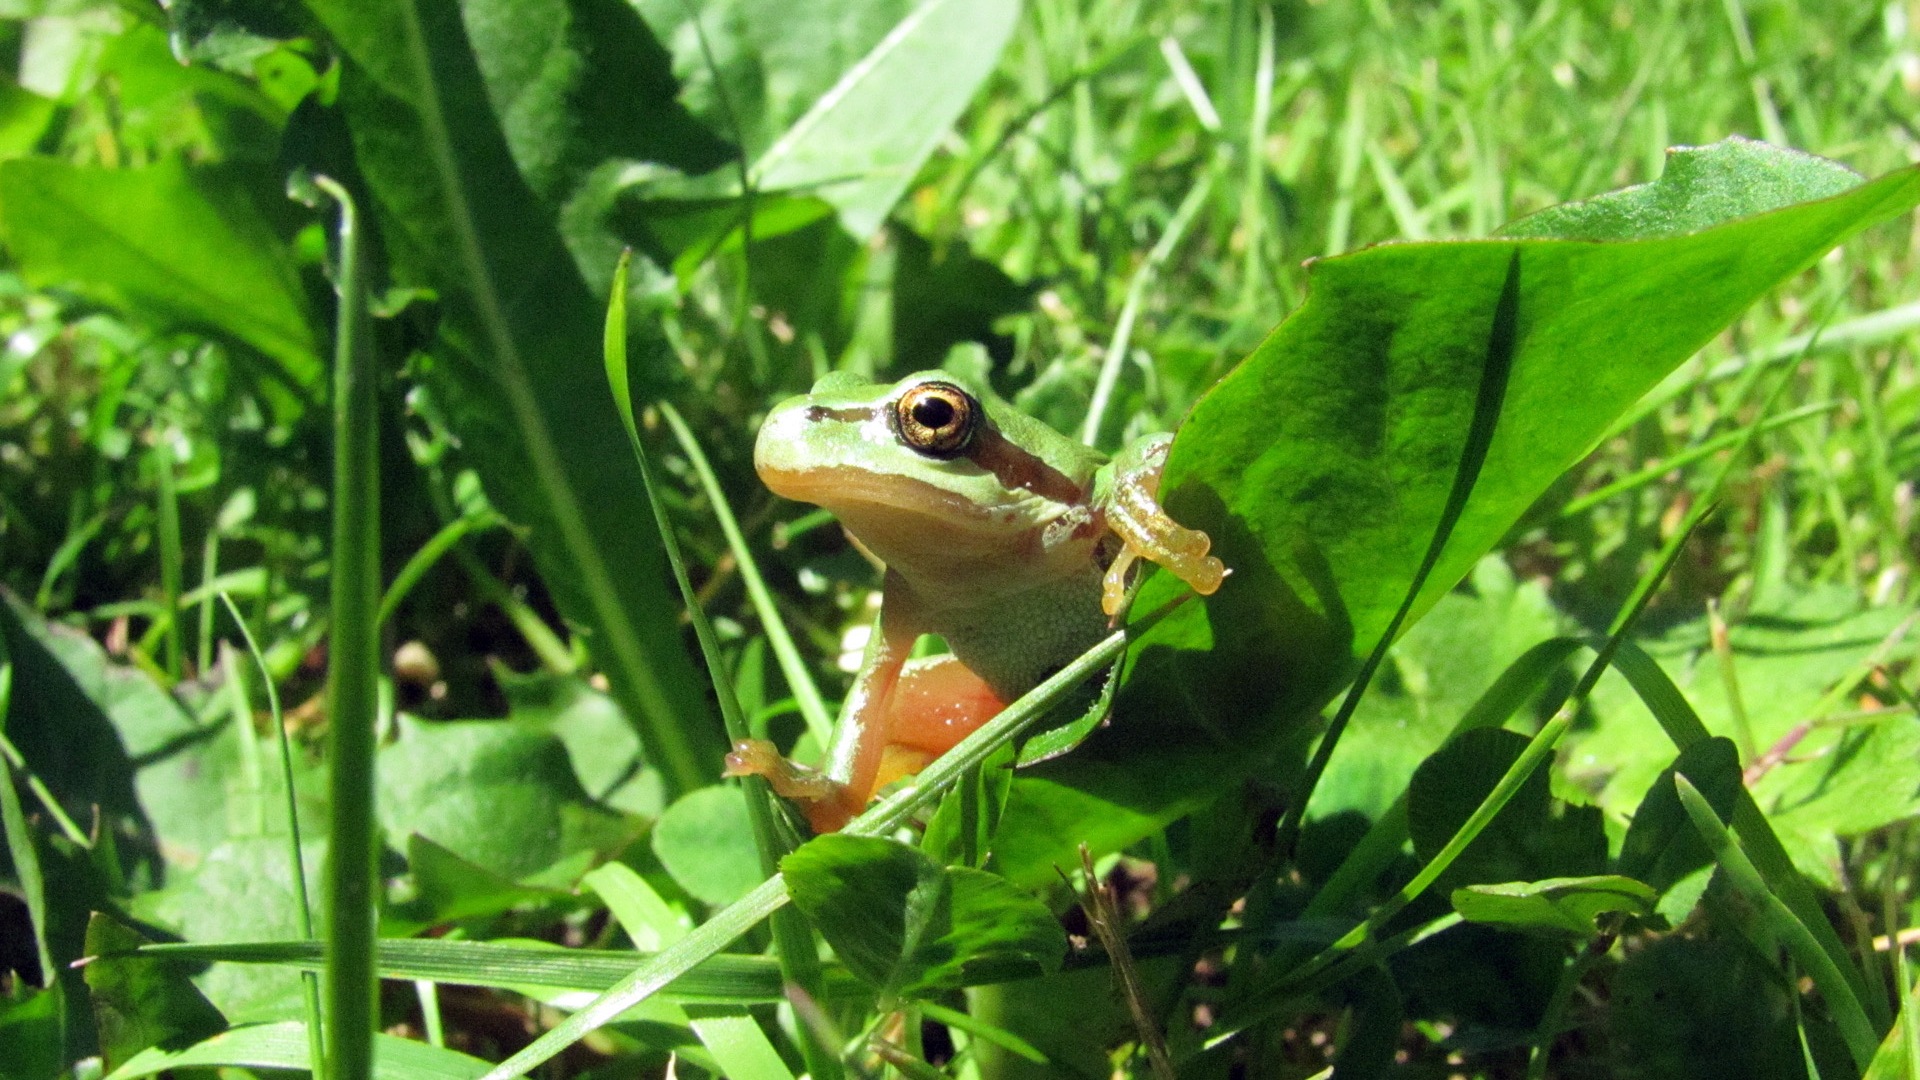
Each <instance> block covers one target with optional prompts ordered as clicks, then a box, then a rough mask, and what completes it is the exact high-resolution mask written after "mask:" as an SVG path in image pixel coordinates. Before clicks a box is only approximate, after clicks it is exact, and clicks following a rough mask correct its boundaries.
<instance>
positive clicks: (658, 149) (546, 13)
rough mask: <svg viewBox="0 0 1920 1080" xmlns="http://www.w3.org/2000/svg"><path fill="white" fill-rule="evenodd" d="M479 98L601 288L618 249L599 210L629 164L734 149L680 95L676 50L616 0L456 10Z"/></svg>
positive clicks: (686, 159) (729, 154)
mask: <svg viewBox="0 0 1920 1080" xmlns="http://www.w3.org/2000/svg"><path fill="white" fill-rule="evenodd" d="M461 15H462V18H463V19H464V21H465V24H466V27H467V32H468V35H469V37H470V38H471V40H472V43H473V51H474V59H475V60H476V61H477V62H478V63H479V65H480V71H481V74H482V76H483V77H484V78H485V80H486V90H487V97H488V99H489V100H490V101H491V102H492V104H493V109H494V113H495V115H497V116H498V117H499V118H500V126H501V132H502V134H503V135H504V136H505V137H506V140H507V146H508V148H509V149H511V150H512V152H513V159H514V162H515V163H516V164H517V165H518V166H519V169H520V174H521V176H522V177H524V178H525V179H526V182H527V185H528V186H529V187H531V188H532V189H533V192H534V194H535V195H536V196H538V197H539V198H540V199H541V201H542V202H543V203H545V204H546V205H547V206H549V207H554V208H561V207H564V210H562V212H561V215H560V218H559V221H560V225H561V229H562V231H563V233H564V234H565V236H566V240H567V245H568V247H569V249H570V250H571V251H572V252H573V256H574V259H575V261H576V262H578V263H579V266H580V271H581V274H582V275H583V276H584V277H585V278H586V280H587V281H589V282H591V283H592V284H593V287H594V288H595V290H596V291H598V290H603V289H604V288H605V286H606V285H607V283H608V282H609V280H610V279H611V275H612V272H613V264H614V262H615V260H616V259H618V257H619V254H620V244H619V242H618V241H617V240H615V239H614V238H613V237H612V236H611V235H610V234H609V233H608V231H607V227H606V221H605V218H606V212H607V209H608V208H609V206H610V205H611V203H612V201H613V199H614V197H615V194H616V193H617V191H618V189H619V186H620V178H621V177H623V176H625V175H626V174H627V173H628V172H629V171H630V170H632V169H634V168H635V163H638V162H646V163H651V164H652V167H655V168H665V169H670V170H674V171H677V172H682V173H688V174H694V173H703V172H707V171H709V170H712V169H715V168H717V167H719V166H722V165H725V164H727V163H729V162H731V161H732V160H733V159H734V153H733V148H732V147H731V146H730V145H728V144H727V143H726V142H725V141H724V140H722V139H721V138H719V137H718V136H716V135H715V134H714V133H713V132H712V131H710V130H708V128H707V127H706V126H705V125H703V124H702V123H701V122H700V121H699V120H697V119H695V118H694V117H693V116H692V115H691V114H689V113H688V111H687V110H686V108H685V106H683V105H682V104H681V103H680V101H679V100H678V93H679V89H680V87H679V82H678V81H677V80H676V79H675V78H674V76H673V58H672V56H671V55H670V54H669V53H668V52H667V51H666V49H665V48H663V47H662V46H661V44H660V43H659V42H658V41H657V40H655V39H654V36H653V32H652V30H650V29H649V28H648V26H647V24H646V22H645V21H644V20H643V19H642V18H641V17H640V14H639V12H637V11H636V10H634V8H633V6H632V5H630V4H628V3H625V2H624V0H483V2H474V3H466V4H464V5H462V7H461Z"/></svg>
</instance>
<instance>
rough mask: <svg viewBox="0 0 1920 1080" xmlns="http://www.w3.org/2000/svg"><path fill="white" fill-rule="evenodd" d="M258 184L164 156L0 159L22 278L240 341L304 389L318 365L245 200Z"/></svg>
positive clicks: (295, 302)
mask: <svg viewBox="0 0 1920 1080" xmlns="http://www.w3.org/2000/svg"><path fill="white" fill-rule="evenodd" d="M259 186H260V185H257V184H251V183H249V178H248V177H247V176H246V175H245V174H243V173H240V172H238V171H235V170H232V169H222V168H211V167H209V168H193V169H189V168H187V167H185V166H182V165H181V164H179V163H178V162H174V161H162V162H160V163H158V164H154V165H149V166H146V167H145V168H139V169H103V168H96V167H90V166H85V165H72V164H68V163H66V162H63V161H58V160H54V159H50V158H22V159H17V160H14V161H9V162H6V163H5V164H4V165H0V216H3V217H4V229H5V233H6V240H7V248H8V250H9V251H10V252H12V254H13V257H14V259H15V260H17V261H18V263H19V265H20V268H21V270H22V272H23V273H24V275H25V276H26V278H27V280H28V281H29V282H30V283H32V284H34V285H38V286H43V287H60V288H71V289H74V290H76V291H78V292H81V293H83V294H85V295H87V296H88V297H90V298H92V299H95V300H98V301H101V302H103V303H107V304H112V305H114V306H116V307H121V308H125V309H127V310H130V311H135V312H139V313H142V314H145V315H148V316H150V317H152V318H156V319H158V320H160V321H162V322H167V323H172V324H175V325H179V326H183V327H188V328H191V329H196V330H203V331H209V332H213V333H218V334H224V335H227V336H230V337H232V338H235V339H237V340H239V341H242V342H245V343H246V344H247V345H250V346H252V347H253V348H255V349H258V350H259V351H260V352H262V353H264V354H266V355H267V356H268V357H271V358H272V359H273V360H274V361H276V362H277V364H278V368H277V371H278V374H279V377H280V378H281V379H283V380H284V381H285V383H286V384H287V386H288V388H289V389H291V390H292V391H293V392H294V393H295V394H296V395H297V396H298V397H300V398H302V399H311V398H312V397H314V396H315V395H317V393H318V392H319V385H320V379H321V373H322V366H321V362H320V358H319V354H318V352H317V349H318V342H317V339H316V336H315V332H314V328H313V324H312V321H311V318H312V316H311V313H310V312H309V311H308V309H307V301H306V291H305V290H304V289H303V288H302V287H301V285H300V280H299V277H298V275H297V274H296V273H295V270H294V265H293V259H292V256H291V254H290V253H289V251H288V248H287V245H286V243H285V242H283V241H282V240H281V239H280V238H279V237H278V236H276V235H275V234H274V232H273V229H272V228H271V227H270V226H269V225H268V224H267V221H266V218H265V217H264V216H263V215H262V214H261V213H260V211H259V210H257V209H256V208H255V202H254V199H255V197H256V191H257V189H258V187H259Z"/></svg>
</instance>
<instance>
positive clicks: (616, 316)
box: [604, 251, 839, 1080]
mask: <svg viewBox="0 0 1920 1080" xmlns="http://www.w3.org/2000/svg"><path fill="white" fill-rule="evenodd" d="M632 259H633V254H632V252H630V251H629V252H624V253H622V255H621V256H620V263H619V265H618V267H616V269H615V270H614V274H613V288H612V294H611V296H610V298H609V300H608V302H607V324H606V336H605V346H604V351H605V362H606V369H607V385H608V386H609V388H611V390H612V391H613V396H614V407H615V408H616V409H618V410H619V413H620V423H621V426H623V427H624V428H626V432H627V441H628V442H629V443H630V444H631V445H632V448H633V456H634V460H635V461H636V462H637V463H638V464H639V466H640V483H641V486H642V487H644V488H645V489H646V494H647V503H648V505H649V506H651V507H652V508H653V520H654V523H655V524H656V525H657V526H658V528H659V530H660V543H661V545H662V546H663V547H664V548H665V549H666V553H667V564H668V566H670V567H671V568H672V570H673V581H674V584H675V585H677V586H679V589H680V599H681V603H682V604H684V605H685V606H686V609H687V617H688V619H689V620H690V621H691V622H692V623H693V633H694V638H695V639H696V640H697V641H698V642H699V643H700V656H701V658H702V659H703V660H705V661H706V664H707V674H708V677H709V678H710V679H711V680H712V682H713V692H714V696H715V697H716V698H717V699H718V700H719V703H720V716H721V719H722V720H723V721H724V722H725V724H726V728H727V738H728V740H729V741H730V742H739V741H741V740H744V739H747V738H749V737H750V736H751V732H750V731H749V730H748V729H747V718H746V716H745V715H744V714H743V713H742V712H741V710H740V699H739V698H738V696H736V695H735V693H734V682H733V679H732V678H731V677H730V676H729V675H728V672H727V664H726V658H725V657H723V656H722V655H721V653H720V642H719V639H718V638H717V637H715V635H714V632H713V623H712V622H711V621H710V620H709V619H708V618H707V613H706V609H705V608H703V607H702V606H701V605H700V594H699V593H698V592H696V591H695V590H694V588H693V581H692V579H690V578H689V577H688V576H687V563H686V559H685V557H684V556H682V554H681V552H680V541H679V539H678V538H677V537H676V536H675V535H674V531H673V522H671V521H669V520H668V519H667V508H666V504H664V503H662V502H661V501H660V495H659V489H658V487H657V486H656V485H655V483H654V480H653V466H652V465H651V464H650V463H649V461H648V458H647V448H646V445H645V444H644V443H642V442H641V441H640V429H639V426H638V425H637V424H636V423H635V422H634V418H633V396H632V390H631V387H630V384H629V382H628V379H627V268H628V266H629V265H630V263H631V262H632ZM718 502H719V500H716V504H717V503H718ZM713 764H714V766H715V767H716V768H717V767H718V765H719V764H720V763H719V762H714V763H713ZM746 789H747V821H748V823H749V825H750V826H751V827H752V829H753V840H754V846H755V848H757V849H758V850H759V852H760V865H761V869H762V871H763V872H765V873H766V874H767V876H768V877H769V879H772V880H778V878H779V874H778V870H779V865H780V857H781V856H782V855H785V854H786V852H787V847H786V844H785V843H784V842H783V841H782V839H781V837H780V834H779V832H778V831H776V830H775V828H774V815H775V814H777V813H779V812H780V811H779V810H778V808H777V807H776V806H775V805H774V796H773V792H772V790H771V789H770V788H768V787H767V784H766V781H764V780H759V779H753V780H749V781H746ZM777 912H778V906H777V905H776V907H774V908H772V909H769V910H768V912H767V914H769V915H773V917H774V922H773V935H774V941H775V944H776V945H777V946H778V949H779V953H780V964H781V970H782V971H783V972H784V973H785V975H786V977H787V978H788V980H789V981H791V982H792V983H794V985H796V986H797V987H799V988H800V989H801V990H802V991H803V992H804V993H806V994H808V995H810V996H814V997H817V996H819V993H820V966H819V951H818V949H819V947H818V946H817V945H816V944H815V942H814V939H813V932H812V931H811V930H810V929H809V928H808V926H807V924H806V922H805V921H804V920H802V919H800V918H799V917H798V916H796V915H792V914H790V913H789V914H785V915H782V914H777ZM735 1034H736V1035H737V1033H735ZM801 1049H802V1050H803V1051H804V1052H805V1053H806V1056H807V1064H808V1066H809V1071H811V1072H812V1073H813V1074H814V1076H815V1077H818V1078H820V1080H833V1078H835V1077H837V1076H838V1075H839V1067H838V1063H837V1061H836V1060H835V1058H834V1057H833V1055H832V1054H830V1053H828V1052H826V1051H824V1050H823V1049H822V1048H820V1047H817V1046H816V1045H815V1044H814V1043H812V1042H811V1041H808V1040H804V1039H803V1040H802V1046H801Z"/></svg>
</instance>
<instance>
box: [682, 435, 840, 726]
mask: <svg viewBox="0 0 1920 1080" xmlns="http://www.w3.org/2000/svg"><path fill="white" fill-rule="evenodd" d="M660 415H661V417H662V418H663V419H665V420H666V422H667V427H668V428H670V429H672V431H673V437H674V440H675V441H676V442H678V443H679V444H680V450H681V452H682V453H684V454H686V455H687V460H688V461H689V462H691V463H692V464H693V472H694V475H695V476H697V477H699V478H700V489H701V490H702V491H704V492H705V493H706V496H707V504H708V505H709V506H711V507H713V517H714V520H715V521H716V522H718V523H719V525H720V532H721V533H722V534H723V535H725V536H726V538H727V549H728V550H729V551H731V552H733V561H734V564H735V565H736V566H738V567H739V568H740V580H741V581H742V582H743V583H744V584H745V585H746V587H747V596H748V598H749V599H751V600H752V601H753V610H754V612H755V613H756V614H758V615H759V616H760V626H761V628H762V629H763V630H764V631H765V633H766V635H767V644H768V645H770V646H771V647H772V648H773V655H774V658H775V659H776V660H778V661H779V662H780V673H781V674H783V675H785V676H786V678H787V687H788V689H790V690H792V691H793V697H794V700H796V701H798V702H799V703H800V715H801V716H802V717H804V718H805V719H806V722H807V731H808V732H810V733H811V734H812V735H813V738H814V741H815V742H817V743H819V744H820V745H821V746H827V745H829V744H831V743H832V741H833V714H832V713H831V712H830V711H829V710H828V709H827V703H826V701H825V700H824V699H822V698H821V697H820V688H819V687H817V686H815V685H814V683H813V675H812V673H811V672H809V671H808V670H807V662H806V661H805V660H804V659H802V658H801V656H800V650H799V648H798V647H797V646H795V645H794V643H793V635H791V634H789V633H787V624H786V621H785V620H783V619H782V618H781V617H780V606H779V605H778V604H777V603H775V602H774V599H773V592H772V590H770V589H768V588H767V581H766V579H765V578H763V577H761V576H760V565H759V563H758V562H756V561H755V560H754V558H753V551H752V549H750V548H749V547H748V546H747V538H746V537H745V536H744V535H742V534H741V532H740V522H739V521H738V520H737V519H735V518H734V516H733V508H732V507H731V506H729V505H727V500H726V497H725V493H724V492H722V491H721V490H720V480H719V478H718V477H716V476H714V475H713V466H712V465H710V464H708V463H707V455H706V452H705V451H703V450H701V449H700V443H699V440H697V439H695V438H694V437H693V432H692V430H690V429H689V428H688V427H687V422H686V420H684V419H682V418H681V416H680V410H678V409H676V408H674V407H673V406H672V404H670V403H668V402H665V401H662V402H660Z"/></svg>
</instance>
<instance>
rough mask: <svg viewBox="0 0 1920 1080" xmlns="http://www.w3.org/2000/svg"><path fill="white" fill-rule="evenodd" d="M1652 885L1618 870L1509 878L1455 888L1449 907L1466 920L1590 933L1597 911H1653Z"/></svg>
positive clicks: (1535, 929) (1554, 931)
mask: <svg viewBox="0 0 1920 1080" xmlns="http://www.w3.org/2000/svg"><path fill="white" fill-rule="evenodd" d="M1656 898H1657V894H1656V893H1655V892H1654V890H1653V889H1652V888H1651V887H1650V886H1648V885H1647V884H1646V883H1644V882H1640V881H1635V880H1634V879H1632V878H1630V877H1623V876H1621V875H1619V874H1603V875H1599V876H1595V877H1575V878H1549V879H1547V880H1545V881H1511V882H1507V883H1504V884H1500V885H1469V886H1467V887H1466V888H1464V889H1455V890H1454V893H1453V909H1454V910H1455V911H1458V912H1459V913H1460V914H1461V915H1463V916H1465V917H1466V918H1467V919H1468V920H1469V921H1471V922H1477V923H1486V924H1489V925H1492V926H1503V927H1506V928H1507V929H1509V930H1520V931H1524V932H1527V933H1542V934H1550V935H1556V936H1558V935H1565V936H1571V937H1577V938H1587V937H1592V936H1593V935H1594V934H1596V933H1598V932H1599V926H1598V925H1597V923H1596V920H1597V919H1599V917H1600V916H1602V915H1607V914H1621V915H1636V916H1641V917H1645V916H1647V915H1650V914H1652V913H1653V902H1654V900H1655V899H1656Z"/></svg>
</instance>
